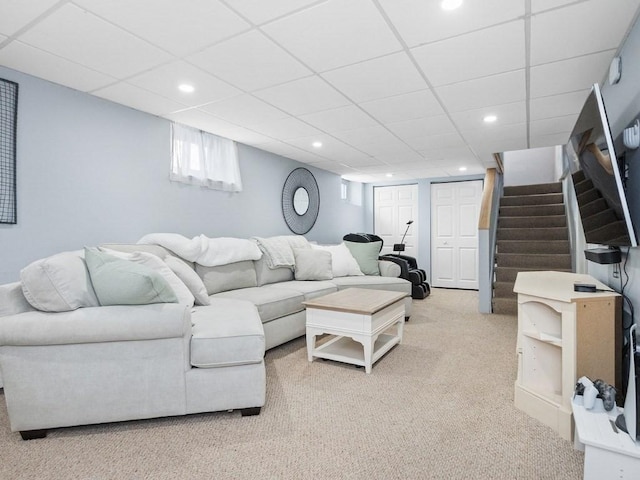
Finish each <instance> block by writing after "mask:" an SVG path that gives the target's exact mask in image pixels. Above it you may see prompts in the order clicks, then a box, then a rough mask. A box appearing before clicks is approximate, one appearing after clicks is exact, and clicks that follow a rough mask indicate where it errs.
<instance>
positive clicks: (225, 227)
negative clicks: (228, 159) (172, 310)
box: [0, 67, 365, 283]
mask: <svg viewBox="0 0 640 480" xmlns="http://www.w3.org/2000/svg"><path fill="white" fill-rule="evenodd" d="M0 78H5V79H8V80H12V81H15V82H18V84H19V100H18V143H17V152H18V154H17V175H18V177H17V184H18V195H17V201H18V223H17V225H0V283H5V282H9V281H15V280H18V275H19V271H20V269H21V268H22V267H24V266H26V265H27V264H28V263H30V262H31V261H33V260H36V259H38V258H42V257H45V256H48V255H51V254H53V253H57V252H60V251H63V250H74V249H79V248H82V247H83V246H84V245H96V244H99V243H103V242H135V241H136V240H137V239H139V238H140V237H141V236H143V235H144V234H146V233H152V232H177V233H181V234H183V235H185V236H188V237H192V236H194V235H198V234H200V233H204V234H205V235H208V236H211V237H216V236H232V237H240V238H248V237H250V236H253V235H256V236H271V235H285V234H291V232H290V231H289V230H288V228H287V226H286V224H285V222H284V219H283V216H282V210H281V193H282V186H283V184H284V181H285V179H286V178H287V175H288V174H289V173H290V172H291V170H293V169H294V168H297V167H300V166H304V167H307V168H309V170H311V171H312V173H313V174H314V175H315V177H316V180H317V182H318V186H319V189H320V214H319V216H318V220H317V222H316V224H315V225H314V227H313V228H312V229H311V231H310V232H309V233H308V234H307V235H306V237H307V238H308V239H310V240H316V241H318V242H322V243H338V242H340V241H341V239H342V236H343V235H344V234H345V233H348V232H351V231H363V230H364V229H365V209H364V208H363V206H362V203H363V202H360V205H354V204H352V203H347V202H345V201H343V200H341V199H340V183H341V179H340V176H338V175H336V174H333V173H330V172H327V171H324V170H319V169H315V168H312V167H310V166H308V165H304V164H301V163H298V162H295V161H293V160H290V159H287V158H283V157H280V156H278V155H275V154H272V153H269V152H265V151H262V150H258V149H256V148H252V147H249V146H246V145H239V157H240V170H241V174H242V181H243V187H244V190H243V191H242V192H240V193H235V194H231V193H227V192H220V191H214V190H209V189H204V188H199V187H194V186H190V185H185V184H179V183H172V182H170V181H169V176H168V174H169V122H168V121H167V120H164V119H162V118H159V117H156V116H153V115H149V114H146V113H142V112H139V111H137V110H133V109H130V108H127V107H124V106H121V105H118V104H115V103H112V102H109V101H106V100H103V99H100V98H97V97H93V96H91V95H87V94H84V93H81V92H78V91H75V90H72V89H68V88H65V87H61V86H59V85H55V84H53V83H49V82H45V81H43V80H40V79H37V78H35V77H31V76H29V75H24V74H21V73H19V72H16V71H14V70H10V69H7V68H4V67H0Z"/></svg>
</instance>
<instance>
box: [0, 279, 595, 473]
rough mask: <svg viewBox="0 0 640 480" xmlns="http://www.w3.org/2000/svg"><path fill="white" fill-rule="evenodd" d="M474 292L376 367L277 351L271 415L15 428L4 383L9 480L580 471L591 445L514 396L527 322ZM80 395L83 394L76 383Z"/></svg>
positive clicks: (440, 297) (300, 342)
mask: <svg viewBox="0 0 640 480" xmlns="http://www.w3.org/2000/svg"><path fill="white" fill-rule="evenodd" d="M477 305H478V294H477V292H475V291H459V290H445V289H434V290H433V293H432V294H431V295H430V296H429V297H427V298H426V299H424V300H414V311H413V315H412V317H411V319H410V321H409V322H407V323H406V324H405V332H404V341H403V343H402V344H401V345H399V346H397V347H395V348H394V349H392V350H391V351H390V352H389V353H388V354H387V355H385V356H384V357H383V358H382V359H380V360H379V361H378V362H377V363H376V364H375V365H374V367H373V372H372V373H371V374H370V375H366V374H365V373H364V370H363V369H358V368H356V367H354V366H350V365H346V364H340V363H337V362H331V361H321V360H315V361H314V362H313V363H309V362H308V361H307V358H306V345H305V341H304V338H299V339H297V340H294V341H292V342H289V343H288V344H285V345H282V346H280V347H277V348H275V349H272V350H270V351H268V352H267V354H266V365H267V401H266V405H265V407H264V408H263V409H262V413H261V414H260V415H259V416H254V417H244V418H243V417H241V416H240V414H239V413H238V412H218V413H209V414H200V415H190V416H186V417H172V418H163V419H156V420H141V421H134V422H123V423H114V424H107V425H95V426H82V427H73V428H63V429H57V430H52V431H50V432H49V434H48V436H47V438H45V439H42V440H32V441H28V442H24V441H22V440H21V438H20V435H19V434H18V433H11V432H10V430H9V422H8V418H7V411H6V407H5V404H4V396H3V395H2V394H0V404H1V405H0V479H3V480H5V479H6V480H9V479H10V480H18V479H57V480H60V479H86V480H106V479H136V480H137V479H172V480H178V479H260V480H264V479H354V480H355V479H369V480H373V479H451V478H456V479H535V480H540V479H554V480H558V479H567V480H569V479H580V478H582V463H583V459H584V457H583V454H582V453H581V452H578V451H575V450H574V449H573V445H572V443H571V442H568V441H566V440H563V439H561V438H560V437H559V436H558V435H557V434H556V433H555V432H554V431H552V430H551V429H549V428H548V427H546V426H544V425H542V424H540V423H539V422H537V421H536V420H534V419H532V418H530V417H529V416H527V415H526V414H524V413H523V412H521V411H519V410H517V409H516V408H515V407H514V406H513V387H514V381H515V378H516V354H515V343H516V331H517V322H516V318H515V317H514V316H510V315H483V314H479V313H477ZM70 394H72V392H70Z"/></svg>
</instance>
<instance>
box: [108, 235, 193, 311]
mask: <svg viewBox="0 0 640 480" xmlns="http://www.w3.org/2000/svg"><path fill="white" fill-rule="evenodd" d="M100 250H101V251H103V252H105V253H108V254H109V255H113V256H114V257H117V258H123V259H125V260H129V261H130V262H133V263H138V264H140V265H145V266H147V267H149V268H151V269H153V270H155V271H156V272H158V273H159V274H160V275H162V276H163V277H164V279H165V280H166V281H167V283H168V284H169V286H170V287H171V290H173V293H175V294H176V298H177V299H178V303H181V304H183V305H188V306H189V307H193V304H194V303H195V298H194V296H193V294H192V293H191V290H189V288H188V287H187V286H186V285H185V284H184V282H183V281H182V280H180V277H178V275H176V274H175V272H174V271H173V270H171V269H170V268H169V266H168V265H167V264H166V263H165V262H164V260H162V259H161V258H160V257H158V256H156V255H154V254H152V253H148V252H142V251H136V252H133V253H124V252H117V251H115V250H109V249H107V248H104V247H100ZM173 258H175V257H173ZM185 267H186V265H185ZM186 268H188V267H186ZM192 272H193V270H192ZM193 274H194V275H196V276H197V274H196V272H193Z"/></svg>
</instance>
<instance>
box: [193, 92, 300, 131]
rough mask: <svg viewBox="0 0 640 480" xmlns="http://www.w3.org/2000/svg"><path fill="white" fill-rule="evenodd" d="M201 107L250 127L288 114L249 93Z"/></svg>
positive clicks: (224, 118) (222, 117) (232, 121)
mask: <svg viewBox="0 0 640 480" xmlns="http://www.w3.org/2000/svg"><path fill="white" fill-rule="evenodd" d="M200 109H201V110H203V111H205V112H208V113H211V114H213V115H215V116H216V117H218V118H221V119H223V120H226V121H227V122H230V123H234V124H236V125H244V126H248V127H251V126H253V125H260V124H262V123H265V122H271V121H275V120H279V119H281V118H285V117H286V116H287V114H286V113H284V112H282V111H280V110H278V109H277V108H274V107H272V106H271V105H268V104H266V103H264V102H263V101H262V100H259V99H257V98H255V97H252V96H251V95H248V94H245V95H240V96H238V97H232V98H228V99H226V100H222V101H220V102H215V103H210V104H208V105H203V106H201V107H200Z"/></svg>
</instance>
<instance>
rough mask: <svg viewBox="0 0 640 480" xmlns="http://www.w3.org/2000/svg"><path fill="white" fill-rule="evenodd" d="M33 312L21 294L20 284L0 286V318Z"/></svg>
mask: <svg viewBox="0 0 640 480" xmlns="http://www.w3.org/2000/svg"><path fill="white" fill-rule="evenodd" d="M33 310H34V308H33V306H32V305H31V304H30V303H29V302H28V301H27V299H26V298H25V296H24V293H23V292H22V284H21V283H20V282H13V283H7V284H5V285H0V317H5V316H7V315H15V314H16V313H22V312H30V311H33Z"/></svg>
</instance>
